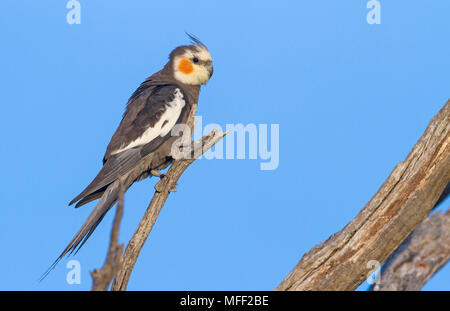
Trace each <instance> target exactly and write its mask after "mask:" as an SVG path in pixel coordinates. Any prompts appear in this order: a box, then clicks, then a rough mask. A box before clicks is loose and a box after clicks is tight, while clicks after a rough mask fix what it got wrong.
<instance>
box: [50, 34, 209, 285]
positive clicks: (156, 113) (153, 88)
mask: <svg viewBox="0 0 450 311" xmlns="http://www.w3.org/2000/svg"><path fill="white" fill-rule="evenodd" d="M205 51H206V52H205ZM195 53H200V54H199V55H201V56H202V57H204V56H205V55H207V56H209V60H202V63H201V66H203V63H205V65H206V63H207V65H208V66H209V67H208V68H207V70H208V72H209V76H208V79H209V77H210V76H211V74H212V65H211V60H210V55H209V52H207V50H206V47H205V46H204V45H203V44H201V43H200V41H198V43H197V45H194V46H181V47H178V48H176V49H174V50H173V51H172V52H171V54H170V57H169V62H168V63H167V64H166V65H165V66H164V68H163V69H162V70H161V71H159V72H157V73H155V74H154V75H152V76H151V77H149V78H148V79H146V80H145V81H144V82H143V83H142V84H141V85H140V86H139V87H138V88H137V90H136V91H135V92H134V93H133V94H132V96H131V97H130V99H129V101H128V103H127V106H126V110H125V112H124V114H123V117H122V121H121V122H120V124H119V127H118V128H117V130H116V132H115V133H114V135H113V136H112V138H111V141H110V143H109V144H108V146H107V148H106V152H105V155H104V157H103V167H102V168H101V170H100V171H99V173H98V174H97V176H96V177H95V178H94V179H93V180H92V182H91V183H90V184H89V185H88V186H87V187H86V188H85V189H84V190H83V191H82V192H81V193H80V194H79V195H77V196H76V197H75V198H74V199H73V200H72V201H71V202H70V203H69V205H72V204H74V203H77V204H76V206H75V207H80V206H82V205H84V204H87V203H89V202H92V201H94V200H97V199H100V200H99V201H98V202H97V204H96V206H95V208H94V209H93V211H92V212H91V214H90V215H89V217H88V218H87V219H86V221H85V222H84V224H83V225H82V226H81V228H80V229H79V231H78V232H77V234H76V235H75V236H74V237H73V239H72V241H71V242H70V243H69V244H68V246H67V247H66V248H65V249H64V250H63V252H62V253H61V255H60V256H59V257H58V258H57V259H56V261H55V262H54V263H53V265H52V266H51V267H50V268H49V269H48V270H47V271H46V273H44V275H43V276H42V278H44V277H45V276H47V274H48V273H49V272H50V271H51V270H52V269H53V267H54V266H55V265H56V264H57V263H58V262H59V261H60V260H61V259H62V258H63V257H64V256H65V255H67V254H72V253H76V252H78V250H79V249H80V248H81V247H82V246H83V245H84V243H85V242H86V241H87V239H88V238H89V237H90V236H91V234H92V233H93V231H94V230H95V229H96V228H97V226H98V224H99V223H100V222H101V221H102V219H103V217H104V216H105V214H106V213H107V212H108V210H109V209H111V207H113V206H114V204H115V203H116V202H117V200H118V197H119V191H120V187H121V186H122V187H124V191H126V190H127V189H128V188H129V187H130V186H131V185H132V184H133V183H134V182H135V181H138V180H141V179H142V178H145V177H147V176H149V175H150V171H152V170H159V169H164V168H166V167H167V166H168V165H169V164H170V163H171V161H172V158H171V156H170V150H171V147H172V144H173V142H174V141H175V140H176V139H178V138H179V136H180V135H181V133H180V135H177V136H174V135H172V134H171V133H170V129H171V128H166V127H168V125H167V124H172V128H173V126H174V125H176V124H185V123H186V121H187V118H188V116H189V112H190V110H191V108H192V105H193V104H196V103H197V101H198V95H199V91H200V84H203V83H206V82H207V81H206V82H201V83H197V82H195V83H192V84H189V83H186V81H188V82H189V81H190V80H189V79H190V78H189V76H187V77H186V78H185V77H183V76H182V80H180V79H177V78H176V77H175V74H174V72H175V71H177V62H179V61H180V59H181V58H186V57H188V56H185V55H189V56H191V55H195ZM199 57H200V56H199ZM195 58H197V57H195ZM195 63H197V62H195ZM192 68H194V65H192ZM194 73H195V72H194ZM201 74H202V75H200V77H204V72H201ZM194 78H195V79H194ZM194 78H192V81H202V80H199V78H198V77H195V76H194ZM163 118H164V119H163ZM149 133H150V134H149ZM155 133H156V134H155ZM152 135H153V136H152ZM144 157H146V159H147V160H148V159H150V161H149V164H148V165H147V164H146V167H140V165H142V163H141V160H142V159H143V158H144ZM145 163H147V162H145ZM134 168H138V169H140V170H142V171H139V176H134V177H133V178H132V180H127V181H126V182H125V183H124V184H123V185H120V184H119V183H120V182H121V181H122V179H121V178H122V176H125V175H127V173H128V172H130V171H131V170H132V169H134ZM135 171H136V170H135Z"/></svg>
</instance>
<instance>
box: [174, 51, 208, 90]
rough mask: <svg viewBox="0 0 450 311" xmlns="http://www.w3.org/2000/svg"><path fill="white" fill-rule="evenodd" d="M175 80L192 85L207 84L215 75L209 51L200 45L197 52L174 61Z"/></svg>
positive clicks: (189, 53)
mask: <svg viewBox="0 0 450 311" xmlns="http://www.w3.org/2000/svg"><path fill="white" fill-rule="evenodd" d="M174 66H175V68H174V71H175V78H176V79H177V80H178V81H180V82H182V83H184V84H190V85H200V84H206V83H208V81H209V78H211V76H212V73H213V65H212V59H211V55H210V54H209V51H208V50H207V49H206V48H205V47H203V46H200V45H197V46H195V50H192V51H191V50H186V52H185V53H184V54H183V55H181V56H177V57H176V58H175V61H174Z"/></svg>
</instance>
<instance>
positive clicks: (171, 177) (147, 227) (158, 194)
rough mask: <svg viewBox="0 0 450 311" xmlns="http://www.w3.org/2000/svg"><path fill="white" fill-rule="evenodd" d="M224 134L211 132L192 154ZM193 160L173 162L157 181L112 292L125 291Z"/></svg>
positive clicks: (129, 244)
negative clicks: (173, 194)
mask: <svg viewBox="0 0 450 311" xmlns="http://www.w3.org/2000/svg"><path fill="white" fill-rule="evenodd" d="M225 134H226V133H223V132H220V133H219V132H216V131H212V132H211V133H210V134H209V135H207V136H205V137H203V138H202V140H201V144H200V148H201V150H199V149H196V148H194V150H193V153H195V154H197V155H198V154H200V155H201V154H203V153H204V152H205V151H206V150H208V149H209V148H211V147H212V146H213V145H214V144H215V143H217V142H218V141H219V140H220V139H222V137H223V136H224V135H225ZM194 145H196V144H194ZM194 160H195V158H194V157H192V158H191V159H183V160H175V161H174V162H173V164H172V165H171V167H170V168H169V171H168V172H167V174H166V175H165V176H164V177H163V178H162V179H161V180H160V181H159V183H158V185H157V186H155V188H157V189H158V190H157V191H155V194H154V196H153V198H152V200H151V202H150V204H149V206H148V208H147V211H146V212H145V215H144V217H143V218H142V219H141V221H140V223H139V225H138V227H137V229H136V232H135V233H134V235H133V237H132V238H131V240H130V242H129V243H128V245H127V248H126V250H125V253H124V255H123V260H122V267H121V269H120V270H119V272H118V273H117V276H116V278H115V279H114V282H113V285H112V288H111V289H112V290H120V291H121V290H126V288H127V284H128V280H129V278H130V275H131V272H132V270H133V268H134V265H135V263H136V261H137V258H138V256H139V253H140V252H141V250H142V247H143V246H144V243H145V241H146V240H147V237H148V235H149V234H150V231H151V230H152V228H153V225H154V224H155V222H156V219H157V218H158V215H159V213H160V211H161V209H162V207H163V206H164V203H165V202H166V200H167V198H168V196H169V194H170V190H171V189H172V188H173V187H175V185H176V184H177V181H178V179H179V178H180V176H181V174H183V172H184V171H185V170H186V169H187V168H188V166H189V165H190V164H191V163H192V162H194Z"/></svg>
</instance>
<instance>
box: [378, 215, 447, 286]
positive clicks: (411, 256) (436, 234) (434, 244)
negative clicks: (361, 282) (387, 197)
mask: <svg viewBox="0 0 450 311" xmlns="http://www.w3.org/2000/svg"><path fill="white" fill-rule="evenodd" d="M449 259H450V209H449V210H447V212H446V213H445V214H442V213H441V212H440V211H438V212H435V213H433V214H432V215H431V216H429V217H428V218H427V219H425V220H424V221H423V222H422V223H421V224H420V225H419V226H418V227H417V228H416V229H415V230H414V231H413V233H411V235H410V236H409V237H408V238H407V239H406V240H405V241H404V242H403V243H402V244H401V245H400V247H399V248H398V249H397V250H396V251H395V252H394V253H393V254H392V255H391V256H390V257H389V259H388V260H387V261H386V263H385V264H384V266H383V268H382V269H381V278H380V282H378V283H377V284H375V285H374V286H372V288H371V289H372V290H375V291H386V290H420V289H421V288H422V287H423V286H424V285H425V283H426V282H427V281H428V280H429V279H430V278H431V277H432V276H433V275H434V274H435V273H436V272H437V271H439V269H441V268H442V267H443V266H444V265H445V264H446V263H447V262H448V260H449Z"/></svg>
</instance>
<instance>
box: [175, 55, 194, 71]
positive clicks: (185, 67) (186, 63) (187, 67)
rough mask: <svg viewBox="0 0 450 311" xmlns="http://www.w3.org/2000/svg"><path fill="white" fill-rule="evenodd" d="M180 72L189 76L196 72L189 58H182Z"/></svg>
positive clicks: (179, 66) (179, 65)
mask: <svg viewBox="0 0 450 311" xmlns="http://www.w3.org/2000/svg"><path fill="white" fill-rule="evenodd" d="M178 70H179V71H181V72H182V73H185V74H189V73H192V72H193V71H194V66H192V63H191V61H190V60H189V59H187V58H182V59H181V60H180V63H179V64H178Z"/></svg>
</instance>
